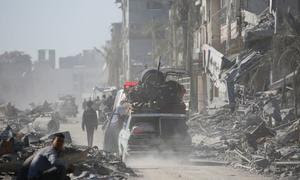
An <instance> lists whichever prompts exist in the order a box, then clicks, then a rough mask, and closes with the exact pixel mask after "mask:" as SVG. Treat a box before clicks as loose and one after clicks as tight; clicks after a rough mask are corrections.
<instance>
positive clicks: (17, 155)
mask: <svg viewBox="0 0 300 180" xmlns="http://www.w3.org/2000/svg"><path fill="white" fill-rule="evenodd" d="M64 134H66V135H67V134H69V132H64ZM49 137H51V135H50V136H49ZM14 138H16V137H14ZM9 143H10V144H9ZM17 143H19V146H20V147H19V148H17V147H16V146H17ZM47 144H48V142H47V141H44V140H40V141H39V143H36V144H30V145H29V146H28V145H27V144H26V143H25V142H21V141H19V140H17V139H16V141H15V142H10V141H8V142H7V143H6V144H5V145H1V146H0V147H1V149H0V152H4V151H3V150H6V151H5V153H2V154H1V156H0V172H1V173H0V179H1V178H4V177H7V176H10V177H12V178H14V177H16V176H17V174H18V173H19V172H20V170H21V167H22V164H23V162H24V161H25V160H26V159H27V158H29V157H31V156H32V155H33V154H34V152H36V151H37V150H39V149H41V148H42V147H45V146H47ZM62 158H63V159H64V160H65V161H66V162H68V163H70V164H74V166H75V172H74V173H73V174H71V179H76V180H81V179H82V180H83V179H84V180H86V179H118V180H119V179H128V178H129V177H132V176H136V174H135V173H134V171H133V170H132V169H130V168H128V167H126V165H125V164H124V163H123V162H122V160H121V159H120V158H119V157H118V156H116V155H115V154H112V153H108V152H105V151H101V150H99V149H98V148H97V147H94V148H87V147H83V146H75V145H72V144H69V145H67V146H66V147H65V150H64V153H63V156H62Z"/></svg>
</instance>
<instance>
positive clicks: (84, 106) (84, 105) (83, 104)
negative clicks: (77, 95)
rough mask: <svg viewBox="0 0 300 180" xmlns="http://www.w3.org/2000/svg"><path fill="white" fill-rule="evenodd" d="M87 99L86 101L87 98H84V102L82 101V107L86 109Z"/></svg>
mask: <svg viewBox="0 0 300 180" xmlns="http://www.w3.org/2000/svg"><path fill="white" fill-rule="evenodd" d="M86 104H87V101H86V99H85V98H84V99H83V102H82V109H83V110H84V111H85V110H86V107H87V105H86Z"/></svg>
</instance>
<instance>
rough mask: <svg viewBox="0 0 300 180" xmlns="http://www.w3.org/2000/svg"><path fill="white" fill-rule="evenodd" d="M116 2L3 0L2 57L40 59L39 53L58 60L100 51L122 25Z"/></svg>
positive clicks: (0, 0) (0, 3)
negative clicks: (50, 52) (51, 52)
mask: <svg viewBox="0 0 300 180" xmlns="http://www.w3.org/2000/svg"><path fill="white" fill-rule="evenodd" d="M114 2H115V0H0V53H2V52H4V51H12V50H21V51H24V52H26V53H28V54H30V55H31V56H32V57H33V60H35V59H36V58H37V50H38V49H55V50H56V53H57V56H69V55H76V54H78V53H80V52H81V50H83V49H92V48H93V47H98V48H99V47H101V46H102V45H104V43H105V41H106V40H109V39H110V25H111V23H114V22H119V21H121V10H120V9H119V8H118V5H117V4H115V3H114Z"/></svg>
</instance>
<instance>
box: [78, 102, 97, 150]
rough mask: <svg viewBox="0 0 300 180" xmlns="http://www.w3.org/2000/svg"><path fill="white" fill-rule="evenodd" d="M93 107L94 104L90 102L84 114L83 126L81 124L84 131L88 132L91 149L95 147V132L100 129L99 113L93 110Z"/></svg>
mask: <svg viewBox="0 0 300 180" xmlns="http://www.w3.org/2000/svg"><path fill="white" fill-rule="evenodd" d="M92 106H93V102H92V101H88V102H87V109H86V110H85V111H84V112H83V115H82V124H81V128H82V130H83V131H85V130H86V133H87V140H88V146H89V147H92V146H93V138H94V130H95V129H97V128H98V119H97V113H96V111H95V110H94V109H93V108H92Z"/></svg>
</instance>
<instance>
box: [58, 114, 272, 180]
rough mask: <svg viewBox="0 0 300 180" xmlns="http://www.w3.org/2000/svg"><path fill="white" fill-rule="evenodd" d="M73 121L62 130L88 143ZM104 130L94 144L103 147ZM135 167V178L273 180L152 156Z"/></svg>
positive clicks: (85, 143)
mask: <svg viewBox="0 0 300 180" xmlns="http://www.w3.org/2000/svg"><path fill="white" fill-rule="evenodd" d="M72 121H73V123H68V124H62V125H61V130H68V131H70V132H71V136H72V139H73V143H75V144H78V145H87V139H86V132H83V131H82V130H81V126H80V121H79V118H77V119H74V120H72ZM102 142H103V132H102V131H101V127H99V128H98V130H97V131H96V132H95V137H94V145H96V146H98V147H100V148H102ZM128 165H129V166H130V167H132V168H134V169H135V170H136V172H137V174H139V175H140V177H138V178H132V179H133V180H139V179H146V180H271V178H266V177H263V176H258V175H253V174H250V173H248V172H245V171H242V170H238V169H233V168H231V167H224V166H195V165H187V164H181V163H177V162H175V161H167V160H163V161H161V160H153V159H152V158H147V159H142V160H137V161H134V162H130V163H129V164H128Z"/></svg>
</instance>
